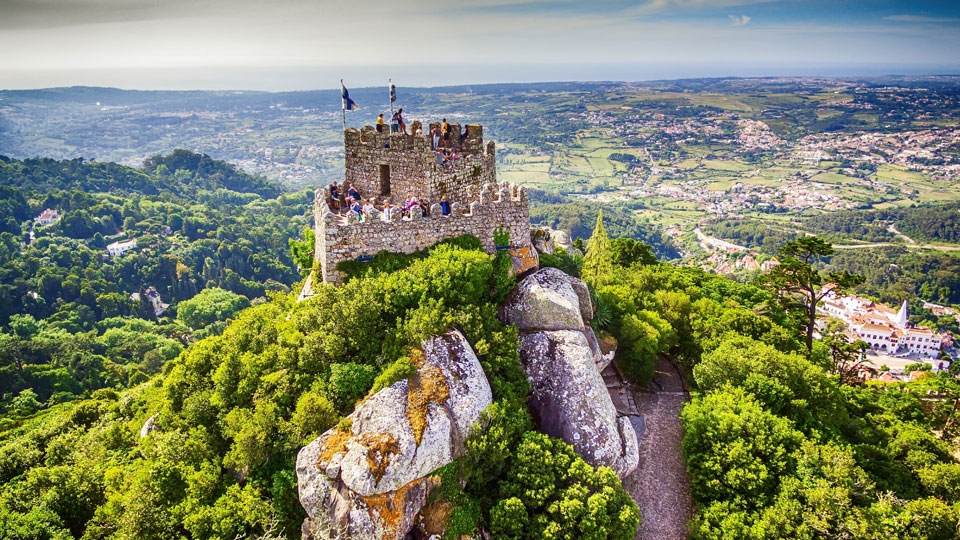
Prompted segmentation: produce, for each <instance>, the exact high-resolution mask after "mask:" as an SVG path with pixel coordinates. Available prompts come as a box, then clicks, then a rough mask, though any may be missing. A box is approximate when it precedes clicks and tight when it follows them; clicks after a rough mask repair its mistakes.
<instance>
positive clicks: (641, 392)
mask: <svg viewBox="0 0 960 540" xmlns="http://www.w3.org/2000/svg"><path fill="white" fill-rule="evenodd" d="M603 378H604V382H606V383H607V389H608V390H609V392H610V397H611V398H612V399H613V403H614V405H615V406H616V408H617V411H618V412H619V413H620V414H626V415H629V416H630V420H631V422H632V423H633V426H634V428H636V429H637V437H639V442H640V465H639V466H638V467H637V470H636V471H634V472H633V474H631V475H630V476H628V477H626V478H624V480H623V486H624V488H626V489H627V491H629V492H630V495H631V496H632V497H633V499H634V500H635V501H637V504H638V505H639V506H640V511H641V512H643V523H642V524H641V525H640V529H639V530H638V531H637V536H636V539H637V540H682V539H685V538H686V537H687V522H688V521H690V518H692V517H693V511H694V505H693V499H692V498H691V497H690V479H689V477H688V476H687V469H686V463H685V462H684V460H683V454H682V451H681V447H680V441H681V439H682V438H683V430H682V429H681V427H680V410H681V409H682V408H683V404H684V402H686V401H687V400H688V399H689V395H688V394H687V392H686V391H685V390H684V388H683V383H682V380H681V378H680V373H679V372H678V371H677V368H676V366H674V365H673V364H672V363H671V362H670V361H668V360H660V361H658V362H657V366H656V374H655V375H654V378H653V382H651V383H650V389H649V390H648V389H643V388H637V387H635V386H633V385H630V384H629V383H625V382H624V381H623V380H622V379H621V378H620V377H619V376H618V374H617V373H616V371H615V370H614V369H613V366H610V367H608V368H607V369H606V370H604V372H603Z"/></svg>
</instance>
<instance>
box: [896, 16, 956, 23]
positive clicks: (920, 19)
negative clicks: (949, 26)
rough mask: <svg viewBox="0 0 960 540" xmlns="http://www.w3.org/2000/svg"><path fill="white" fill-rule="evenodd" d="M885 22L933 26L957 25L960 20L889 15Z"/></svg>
mask: <svg viewBox="0 0 960 540" xmlns="http://www.w3.org/2000/svg"><path fill="white" fill-rule="evenodd" d="M883 20H885V21H895V22H906V23H931V24H946V23H957V22H960V18H957V17H929V16H926V15H908V14H902V15H887V16H886V17H884V18H883Z"/></svg>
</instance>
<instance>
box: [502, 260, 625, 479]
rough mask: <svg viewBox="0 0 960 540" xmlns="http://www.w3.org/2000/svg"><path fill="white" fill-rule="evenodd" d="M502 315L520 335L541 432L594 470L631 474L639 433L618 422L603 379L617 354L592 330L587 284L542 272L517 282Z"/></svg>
mask: <svg viewBox="0 0 960 540" xmlns="http://www.w3.org/2000/svg"><path fill="white" fill-rule="evenodd" d="M499 314H500V318H501V320H502V321H503V322H505V323H509V324H513V325H515V326H517V328H518V329H519V330H520V351H519V352H520V361H521V363H522V364H523V368H524V370H525V371H526V373H527V377H528V380H529V381H530V386H531V392H530V409H531V411H532V413H533V415H534V418H535V420H536V422H537V426H538V428H539V429H540V431H542V432H544V433H547V434H549V435H552V436H554V437H558V438H561V439H563V440H564V441H566V442H568V443H570V444H571V445H572V446H573V448H574V450H576V451H577V453H578V454H580V455H581V456H582V457H583V458H584V460H586V461H587V462H588V463H590V464H591V465H593V466H596V467H599V466H607V467H610V468H611V469H613V470H614V471H615V472H616V473H617V475H618V476H620V477H621V478H623V477H625V476H627V475H629V474H630V473H631V472H633V470H634V469H635V468H636V466H637V463H638V462H639V460H640V456H639V447H638V445H637V434H636V431H634V429H633V425H632V424H630V422H629V419H627V418H626V417H622V418H618V417H617V411H616V409H615V408H614V405H613V400H612V399H610V394H609V393H608V392H607V388H606V385H604V382H603V378H602V377H601V376H600V370H601V369H602V367H605V366H606V364H608V363H609V359H610V357H611V356H612V354H609V353H607V354H605V353H604V352H603V351H602V348H601V346H600V344H599V343H598V341H597V337H596V335H595V334H594V332H593V329H592V328H590V326H589V322H590V320H591V319H592V318H593V305H592V302H591V301H590V292H589V289H587V287H586V285H585V284H584V283H583V281H581V280H579V279H576V278H573V277H570V276H568V275H567V274H564V273H563V272H561V271H560V270H557V269H555V268H544V269H542V270H539V271H538V272H536V273H534V274H531V275H530V276H528V277H527V278H525V279H524V280H523V281H521V282H520V283H519V284H517V286H516V288H515V289H514V290H513V291H511V292H510V294H509V295H507V298H506V300H504V303H503V305H501V306H500V311H499Z"/></svg>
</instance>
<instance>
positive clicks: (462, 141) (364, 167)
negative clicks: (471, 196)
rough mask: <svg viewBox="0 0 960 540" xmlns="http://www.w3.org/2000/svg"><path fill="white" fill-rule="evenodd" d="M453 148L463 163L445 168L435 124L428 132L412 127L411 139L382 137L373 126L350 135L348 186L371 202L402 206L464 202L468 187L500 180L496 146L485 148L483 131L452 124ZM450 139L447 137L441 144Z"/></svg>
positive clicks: (450, 146)
mask: <svg viewBox="0 0 960 540" xmlns="http://www.w3.org/2000/svg"><path fill="white" fill-rule="evenodd" d="M449 126H450V138H449V139H448V140H447V143H448V144H447V146H446V147H447V148H448V149H450V150H451V151H455V152H456V153H457V155H458V156H460V157H461V159H460V160H458V161H456V162H455V163H453V164H448V165H446V166H441V165H440V162H439V160H438V158H437V154H436V152H435V151H434V149H433V140H432V139H431V138H430V136H429V134H430V130H432V129H433V128H434V127H438V128H439V124H438V123H436V122H434V123H432V124H430V126H429V127H428V128H427V130H426V133H424V130H423V129H422V127H421V125H420V123H419V122H413V123H412V124H411V125H410V132H411V134H410V135H404V134H402V133H389V132H385V133H378V132H377V130H376V129H375V128H374V127H373V126H365V127H363V128H362V129H360V130H356V129H353V128H349V129H347V130H346V131H345V132H344V169H345V175H344V185H347V186H348V185H350V184H351V183H352V184H353V185H354V187H356V188H357V190H358V191H359V192H360V193H361V195H363V197H365V198H370V197H374V198H378V199H380V200H392V201H393V202H399V201H402V200H405V199H406V198H407V196H408V195H413V196H414V197H417V199H422V200H428V201H439V200H440V198H441V197H447V199H448V200H461V201H462V200H464V199H465V197H466V192H465V188H466V187H467V186H475V187H478V188H479V187H480V186H482V185H483V184H495V183H496V182H497V169H496V158H495V155H494V152H495V150H494V144H493V143H492V142H491V143H489V144H487V146H486V147H484V145H483V127H481V126H480V125H478V124H470V125H468V126H466V128H465V130H464V132H463V133H462V134H461V129H460V124H453V123H451V124H449ZM443 143H444V140H443V139H441V144H443Z"/></svg>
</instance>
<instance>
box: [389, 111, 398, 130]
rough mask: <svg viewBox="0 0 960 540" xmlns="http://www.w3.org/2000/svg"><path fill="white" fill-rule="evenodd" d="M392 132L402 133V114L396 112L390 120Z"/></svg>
mask: <svg viewBox="0 0 960 540" xmlns="http://www.w3.org/2000/svg"><path fill="white" fill-rule="evenodd" d="M390 131H392V132H394V133H396V132H398V131H400V113H398V112H395V113H393V116H392V117H391V118H390Z"/></svg>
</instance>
